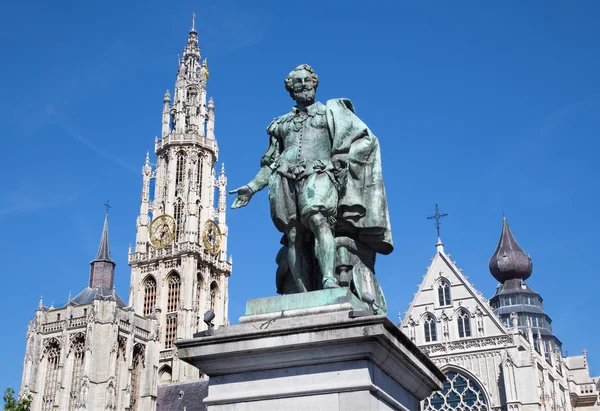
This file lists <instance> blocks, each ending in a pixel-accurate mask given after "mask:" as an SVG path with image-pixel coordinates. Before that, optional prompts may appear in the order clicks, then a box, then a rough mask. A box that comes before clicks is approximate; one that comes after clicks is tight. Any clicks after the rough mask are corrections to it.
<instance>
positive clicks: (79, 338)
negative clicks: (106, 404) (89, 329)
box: [69, 333, 85, 409]
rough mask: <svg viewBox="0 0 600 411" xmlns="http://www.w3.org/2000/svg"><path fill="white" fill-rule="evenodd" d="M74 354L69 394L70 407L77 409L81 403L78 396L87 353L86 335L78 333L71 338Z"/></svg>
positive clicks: (72, 352)
mask: <svg viewBox="0 0 600 411" xmlns="http://www.w3.org/2000/svg"><path fill="white" fill-rule="evenodd" d="M70 354H72V355H73V372H72V373H71V394H70V396H69V398H70V399H69V403H70V405H69V409H75V406H76V405H79V402H78V401H77V397H78V396H79V392H80V390H81V374H82V371H83V357H84V355H85V335H84V334H83V333H77V334H76V335H75V336H74V337H73V339H72V340H71V352H70Z"/></svg>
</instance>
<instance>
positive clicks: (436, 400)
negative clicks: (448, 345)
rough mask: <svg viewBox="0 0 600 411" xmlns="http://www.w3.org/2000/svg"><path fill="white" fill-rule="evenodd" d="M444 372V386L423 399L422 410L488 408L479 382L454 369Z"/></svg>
mask: <svg viewBox="0 0 600 411" xmlns="http://www.w3.org/2000/svg"><path fill="white" fill-rule="evenodd" d="M445 374H446V381H444V388H443V389H442V391H438V392H436V393H434V394H433V395H432V396H431V397H429V398H426V399H425V400H424V401H423V407H422V410H423V411H437V410H444V411H446V410H461V411H487V410H488V404H487V399H486V397H485V393H484V391H483V389H482V388H481V386H480V385H479V384H477V383H476V382H475V381H474V380H473V379H471V378H469V377H467V376H466V375H463V374H460V373H458V372H456V371H449V372H446V373H445Z"/></svg>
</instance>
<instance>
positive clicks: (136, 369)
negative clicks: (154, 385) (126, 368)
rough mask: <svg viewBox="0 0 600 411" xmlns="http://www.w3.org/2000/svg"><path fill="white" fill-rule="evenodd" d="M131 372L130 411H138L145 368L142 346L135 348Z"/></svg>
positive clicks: (138, 345) (137, 345)
mask: <svg viewBox="0 0 600 411" xmlns="http://www.w3.org/2000/svg"><path fill="white" fill-rule="evenodd" d="M132 366H133V367H132V370H131V400H130V408H129V409H130V410H137V409H138V407H137V405H138V396H139V392H140V377H141V374H142V367H143V366H144V346H143V345H142V344H136V345H135V347H133V363H132Z"/></svg>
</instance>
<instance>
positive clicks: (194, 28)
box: [192, 13, 196, 31]
mask: <svg viewBox="0 0 600 411" xmlns="http://www.w3.org/2000/svg"><path fill="white" fill-rule="evenodd" d="M192 31H196V13H192Z"/></svg>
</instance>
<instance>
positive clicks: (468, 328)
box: [400, 244, 507, 346]
mask: <svg viewBox="0 0 600 411" xmlns="http://www.w3.org/2000/svg"><path fill="white" fill-rule="evenodd" d="M461 271H462V270H460V269H459V268H457V267H456V264H455V263H454V262H452V261H451V260H450V255H448V254H446V253H445V252H444V248H443V244H437V245H436V254H435V256H434V257H433V258H432V261H431V265H430V266H429V267H428V269H427V273H426V274H425V276H424V277H423V281H422V282H421V284H420V285H419V289H418V291H417V292H416V293H415V297H414V299H413V301H412V302H411V304H410V306H409V309H408V311H407V312H406V315H405V316H404V319H403V320H402V323H401V325H400V328H401V329H402V331H403V332H404V333H405V334H407V335H408V336H409V337H410V338H411V339H412V340H413V341H414V342H415V343H416V344H417V345H418V346H421V345H424V344H429V343H439V342H443V341H454V340H458V339H464V338H477V337H494V336H502V335H507V331H506V329H505V327H504V325H503V324H502V322H501V321H500V319H499V318H498V317H497V316H496V315H495V314H494V313H493V311H492V308H491V307H490V305H489V303H488V301H487V300H486V299H485V298H484V297H483V295H482V294H481V293H480V292H479V291H478V290H477V289H476V288H475V287H473V285H471V284H470V283H469V281H468V278H467V277H466V276H465V275H463V274H462V272H461ZM440 288H441V290H440ZM465 313H466V315H465ZM461 317H462V320H460V321H462V324H460V325H459V318H461ZM431 318H433V319H434V320H435V330H428V333H430V334H431V333H435V338H432V337H431V335H429V337H428V338H426V336H425V329H424V323H425V321H426V320H428V321H429V322H430V323H431ZM465 321H467V322H468V324H466V323H465ZM428 327H431V326H428ZM461 333H462V336H461ZM468 334H470V335H468ZM426 339H429V340H430V341H426Z"/></svg>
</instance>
